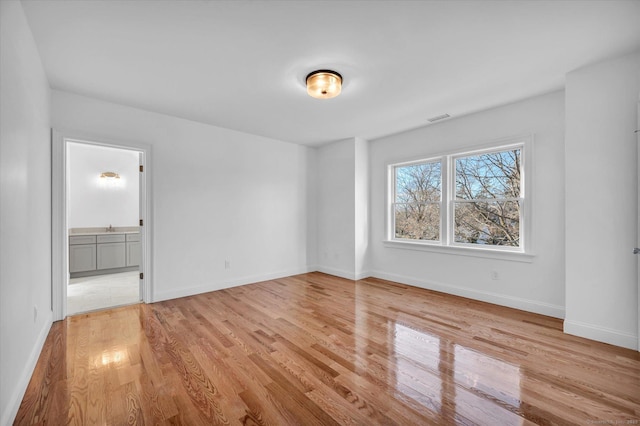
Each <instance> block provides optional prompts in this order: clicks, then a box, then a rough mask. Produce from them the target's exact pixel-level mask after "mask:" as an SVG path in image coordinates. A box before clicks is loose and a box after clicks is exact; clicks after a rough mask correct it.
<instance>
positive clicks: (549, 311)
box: [371, 271, 565, 318]
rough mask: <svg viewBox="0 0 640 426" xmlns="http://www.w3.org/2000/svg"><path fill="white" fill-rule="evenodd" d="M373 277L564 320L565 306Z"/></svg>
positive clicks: (407, 279)
mask: <svg viewBox="0 0 640 426" xmlns="http://www.w3.org/2000/svg"><path fill="white" fill-rule="evenodd" d="M371 276H373V277H375V278H381V279H383V280H389V281H395V282H398V283H402V284H408V285H412V286H415V287H421V288H426V289H428V290H434V291H440V292H442V293H448V294H453V295H456V296H462V297H468V298H469V299H475V300H480V301H482V302H488V303H494V304H496V305H501V306H507V307H509V308H515V309H520V310H523V311H528V312H534V313H536V314H542V315H547V316H550V317H554V318H564V312H565V310H564V306H559V305H552V304H549V303H544V302H539V301H537V300H529V299H523V298H520V297H514V296H505V295H503V294H498V293H492V292H488V291H479V290H474V289H470V288H466V287H459V286H455V285H451V284H445V283H440V282H436V281H430V280H423V279H419V278H413V277H407V276H403V275H397V274H389V273H386V272H382V271H371Z"/></svg>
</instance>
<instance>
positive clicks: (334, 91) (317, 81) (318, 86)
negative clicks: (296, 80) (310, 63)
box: [307, 70, 342, 99]
mask: <svg viewBox="0 0 640 426" xmlns="http://www.w3.org/2000/svg"><path fill="white" fill-rule="evenodd" d="M341 91H342V76H341V75H340V74H338V73H337V72H335V71H331V70H318V71H314V72H312V73H310V74H309V75H307V93H308V94H309V96H312V97H314V98H317V99H330V98H335V97H336V96H338V95H339V94H340V92H341Z"/></svg>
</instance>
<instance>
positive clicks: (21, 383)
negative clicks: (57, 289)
mask: <svg viewBox="0 0 640 426" xmlns="http://www.w3.org/2000/svg"><path fill="white" fill-rule="evenodd" d="M46 315H47V316H46V318H45V320H44V323H43V326H42V329H41V330H40V333H38V337H37V339H36V342H35V344H34V345H33V348H32V349H31V353H30V354H29V357H28V358H27V362H26V364H25V366H24V368H23V369H22V374H21V375H20V379H19V380H18V383H16V385H15V387H14V388H13V389H12V390H10V391H11V393H12V395H11V398H10V399H9V403H8V404H7V406H6V407H3V408H4V409H3V410H2V413H3V414H2V418H1V419H0V425H10V424H12V423H13V421H14V420H15V418H16V415H17V414H18V409H20V404H21V403H22V398H24V393H25V392H26V391H27V386H29V381H30V380H31V376H32V375H33V370H34V369H35V368H36V364H37V362H38V358H39V357H40V353H41V352H42V347H43V346H44V342H45V341H46V340H47V336H48V335H49V330H51V325H52V324H53V312H51V311H49V312H47V313H46Z"/></svg>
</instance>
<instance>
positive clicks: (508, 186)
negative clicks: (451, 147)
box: [456, 149, 520, 200]
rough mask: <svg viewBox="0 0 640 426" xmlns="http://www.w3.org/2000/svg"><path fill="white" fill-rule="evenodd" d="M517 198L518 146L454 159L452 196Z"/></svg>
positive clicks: (462, 197) (518, 176) (518, 190)
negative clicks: (454, 188)
mask: <svg viewBox="0 0 640 426" xmlns="http://www.w3.org/2000/svg"><path fill="white" fill-rule="evenodd" d="M519 197H520V149H512V150H509V151H501V152H491V153H487V154H481V155H472V156H469V157H462V158H457V159H456V198H457V199H463V200H473V199H487V198H519Z"/></svg>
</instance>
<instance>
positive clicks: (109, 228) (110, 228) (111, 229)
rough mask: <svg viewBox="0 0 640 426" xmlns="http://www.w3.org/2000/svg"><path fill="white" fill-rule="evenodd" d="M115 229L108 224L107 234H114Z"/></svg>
mask: <svg viewBox="0 0 640 426" xmlns="http://www.w3.org/2000/svg"><path fill="white" fill-rule="evenodd" d="M114 231H115V228H114V227H113V226H111V224H109V227H108V228H107V232H114Z"/></svg>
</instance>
